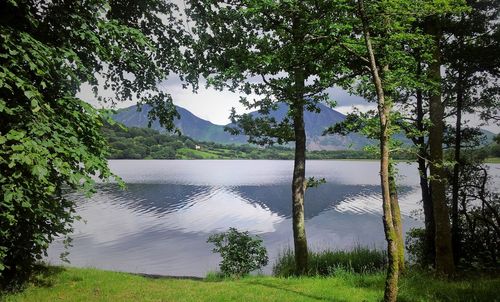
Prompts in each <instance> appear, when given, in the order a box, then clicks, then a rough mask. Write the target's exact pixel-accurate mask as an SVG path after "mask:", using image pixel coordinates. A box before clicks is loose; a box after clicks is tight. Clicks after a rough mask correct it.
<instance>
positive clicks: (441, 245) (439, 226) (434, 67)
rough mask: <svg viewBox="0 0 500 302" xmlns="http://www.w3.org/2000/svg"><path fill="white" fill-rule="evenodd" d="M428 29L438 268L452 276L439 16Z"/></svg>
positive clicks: (438, 271) (431, 142)
mask: <svg viewBox="0 0 500 302" xmlns="http://www.w3.org/2000/svg"><path fill="white" fill-rule="evenodd" d="M426 31H427V33H428V34H429V35H431V36H432V37H433V40H434V45H433V46H434V49H433V50H432V62H431V63H430V64H429V77H430V79H431V80H432V81H433V82H434V83H436V86H437V87H435V88H434V89H433V90H432V91H431V93H430V97H429V115H430V120H431V127H430V129H429V153H430V176H431V187H432V192H431V194H432V195H431V197H432V204H433V211H434V221H435V226H436V234H435V246H436V271H437V273H438V274H440V275H444V276H450V275H452V274H453V273H454V272H455V264H454V260H453V248H452V244H451V228H450V218H449V216H448V207H447V205H446V177H445V173H444V167H443V133H444V105H443V103H442V101H441V49H440V40H441V36H442V32H441V29H440V26H439V20H437V19H436V18H429V19H428V20H427V22H426Z"/></svg>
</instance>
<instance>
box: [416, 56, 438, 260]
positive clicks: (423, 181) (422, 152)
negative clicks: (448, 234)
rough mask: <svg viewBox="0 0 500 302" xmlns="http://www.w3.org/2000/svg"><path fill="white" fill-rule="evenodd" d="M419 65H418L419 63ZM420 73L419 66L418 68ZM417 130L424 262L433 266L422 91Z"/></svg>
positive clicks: (419, 95)
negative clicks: (422, 209)
mask: <svg viewBox="0 0 500 302" xmlns="http://www.w3.org/2000/svg"><path fill="white" fill-rule="evenodd" d="M419 65H420V63H419ZM418 71H419V72H420V66H419V68H418ZM416 109H417V121H416V122H417V129H418V131H419V133H420V134H419V136H418V137H417V138H416V139H417V145H418V158H417V162H418V172H419V175H420V189H421V192H422V205H423V208H424V225H425V238H424V243H423V244H424V257H425V259H424V261H426V263H425V264H426V265H427V264H429V265H431V266H432V267H434V266H435V259H436V251H435V244H434V238H435V234H436V225H435V223H434V210H433V205H432V198H431V188H430V186H429V178H428V177H427V163H426V158H428V153H427V147H426V143H425V136H424V134H423V133H424V131H425V128H424V110H423V96H422V91H421V90H417V108H416Z"/></svg>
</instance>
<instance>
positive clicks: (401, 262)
mask: <svg viewBox="0 0 500 302" xmlns="http://www.w3.org/2000/svg"><path fill="white" fill-rule="evenodd" d="M389 186H390V192H391V212H392V213H391V214H392V223H393V224H394V231H395V233H396V237H397V246H398V266H399V274H403V273H404V271H405V242H404V239H403V223H402V220H401V210H400V208H399V198H398V190H397V187H396V180H395V178H394V170H393V167H392V165H390V166H389Z"/></svg>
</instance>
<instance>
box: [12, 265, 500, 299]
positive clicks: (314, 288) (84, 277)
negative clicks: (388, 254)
mask: <svg viewBox="0 0 500 302" xmlns="http://www.w3.org/2000/svg"><path fill="white" fill-rule="evenodd" d="M214 280H215V281H207V280H191V279H175V278H148V277H143V276H138V275H133V274H127V273H118V272H109V271H102V270H97V269H79V268H62V267H49V268H48V269H47V270H46V271H43V272H41V273H39V274H38V275H37V276H36V278H34V280H33V281H32V282H31V284H30V285H29V286H28V288H27V289H26V290H25V291H24V292H21V293H17V294H8V295H4V296H3V298H2V300H4V301H7V302H10V301H37V302H38V301H40V302H43V301H187V302H189V301H332V302H337V301H338V302H340V301H345V302H349V301H357V302H358V301H380V300H381V298H382V295H383V286H384V274H383V273H374V274H353V273H347V272H344V273H338V274H336V275H335V276H334V277H328V278H325V277H303V278H276V277H267V276H254V277H246V278H242V279H238V280H231V279H224V280H222V281H220V279H217V278H215V279H214ZM499 287H500V277H496V278H493V277H489V278H486V277H481V278H477V279H475V280H461V281H453V282H450V281H444V280H439V279H434V278H433V277H431V276H429V275H425V274H418V273H412V274H407V275H406V276H405V277H403V278H402V280H401V282H400V295H399V299H398V301H402V302H413V301H415V302H417V301H419V302H420V301H422V302H423V301H457V302H462V301H463V302H465V301H488V302H494V301H500V300H499V296H498V288H499Z"/></svg>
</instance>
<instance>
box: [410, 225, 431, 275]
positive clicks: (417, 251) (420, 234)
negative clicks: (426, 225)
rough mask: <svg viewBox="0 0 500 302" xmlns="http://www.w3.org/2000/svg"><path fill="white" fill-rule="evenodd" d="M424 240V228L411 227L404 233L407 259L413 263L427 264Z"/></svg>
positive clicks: (424, 265)
mask: <svg viewBox="0 0 500 302" xmlns="http://www.w3.org/2000/svg"><path fill="white" fill-rule="evenodd" d="M424 240H425V229H423V228H412V229H410V230H409V231H408V232H407V233H406V240H405V241H406V242H405V246H406V251H407V252H408V260H409V262H410V263H411V264H413V265H420V266H422V267H426V266H427V262H428V261H427V260H426V255H425V245H424V242H425V241H424Z"/></svg>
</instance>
